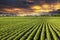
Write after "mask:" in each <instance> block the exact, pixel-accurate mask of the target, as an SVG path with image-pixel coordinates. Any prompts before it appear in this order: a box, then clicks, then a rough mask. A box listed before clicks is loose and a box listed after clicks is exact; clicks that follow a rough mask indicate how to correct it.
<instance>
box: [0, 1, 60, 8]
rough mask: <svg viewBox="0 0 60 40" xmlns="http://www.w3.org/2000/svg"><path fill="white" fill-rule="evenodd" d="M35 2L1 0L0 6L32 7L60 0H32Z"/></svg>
mask: <svg viewBox="0 0 60 40" xmlns="http://www.w3.org/2000/svg"><path fill="white" fill-rule="evenodd" d="M31 1H33V2H29V0H0V7H1V6H2V5H4V6H5V7H6V6H11V7H19V8H30V5H40V4H43V3H48V4H50V3H55V2H60V0H31Z"/></svg>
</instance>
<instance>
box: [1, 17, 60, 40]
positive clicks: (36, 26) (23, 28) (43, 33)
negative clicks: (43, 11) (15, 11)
mask: <svg viewBox="0 0 60 40" xmlns="http://www.w3.org/2000/svg"><path fill="white" fill-rule="evenodd" d="M0 40H60V17H0Z"/></svg>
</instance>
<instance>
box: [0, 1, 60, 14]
mask: <svg viewBox="0 0 60 40" xmlns="http://www.w3.org/2000/svg"><path fill="white" fill-rule="evenodd" d="M58 9H60V0H0V12H2V13H5V12H6V13H21V14H24V13H39V12H49V11H53V10H58Z"/></svg>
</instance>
